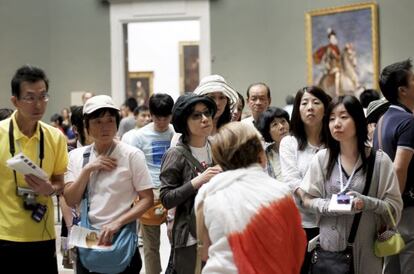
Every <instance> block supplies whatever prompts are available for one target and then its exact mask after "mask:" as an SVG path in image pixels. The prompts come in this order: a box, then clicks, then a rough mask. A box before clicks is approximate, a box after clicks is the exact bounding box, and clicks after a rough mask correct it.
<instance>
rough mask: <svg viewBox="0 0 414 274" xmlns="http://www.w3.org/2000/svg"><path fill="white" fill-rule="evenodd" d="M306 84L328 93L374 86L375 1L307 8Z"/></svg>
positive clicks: (376, 86) (375, 77)
mask: <svg viewBox="0 0 414 274" xmlns="http://www.w3.org/2000/svg"><path fill="white" fill-rule="evenodd" d="M305 21H306V48H307V67H308V69H307V70H308V84H310V85H317V86H319V87H321V88H322V89H324V90H325V91H326V92H327V93H328V94H329V95H331V96H332V97H336V96H339V95H346V94H350V95H355V96H359V94H360V93H361V92H362V91H363V90H364V89H377V88H378V69H379V65H378V22H377V21H378V12H377V5H376V4H375V3H363V4H353V5H348V6H343V7H336V8H326V9H320V10H313V11H310V12H307V13H306V15H305Z"/></svg>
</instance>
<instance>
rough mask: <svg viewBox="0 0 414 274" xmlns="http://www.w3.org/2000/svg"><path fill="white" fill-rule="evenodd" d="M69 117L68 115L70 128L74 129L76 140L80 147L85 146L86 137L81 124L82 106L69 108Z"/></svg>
mask: <svg viewBox="0 0 414 274" xmlns="http://www.w3.org/2000/svg"><path fill="white" fill-rule="evenodd" d="M70 109H71V115H70V123H71V124H72V127H75V129H76V132H77V134H78V136H77V137H78V140H79V142H80V143H81V145H83V146H84V145H85V142H86V136H85V132H84V129H85V127H84V124H83V106H71V107H70Z"/></svg>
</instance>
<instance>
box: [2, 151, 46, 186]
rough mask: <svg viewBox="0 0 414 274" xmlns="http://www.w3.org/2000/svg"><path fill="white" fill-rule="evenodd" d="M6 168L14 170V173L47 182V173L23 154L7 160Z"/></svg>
mask: <svg viewBox="0 0 414 274" xmlns="http://www.w3.org/2000/svg"><path fill="white" fill-rule="evenodd" d="M6 163H7V167H9V168H11V169H14V170H15V171H16V172H19V173H22V174H24V175H26V174H33V175H35V176H36V177H39V178H40V179H43V180H47V179H49V177H48V176H47V173H46V172H45V171H44V170H43V169H41V168H40V167H39V166H38V165H36V164H35V163H33V162H32V160H30V159H29V158H28V157H26V156H25V155H24V154H23V153H19V154H17V155H15V156H14V157H13V158H11V159H9V160H7V162H6Z"/></svg>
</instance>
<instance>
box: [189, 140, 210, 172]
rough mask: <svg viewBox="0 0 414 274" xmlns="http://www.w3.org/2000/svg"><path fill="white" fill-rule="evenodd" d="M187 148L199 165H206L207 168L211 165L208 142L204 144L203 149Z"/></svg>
mask: <svg viewBox="0 0 414 274" xmlns="http://www.w3.org/2000/svg"><path fill="white" fill-rule="evenodd" d="M189 147H190V150H191V154H193V156H194V158H196V159H197V160H198V161H199V162H200V163H201V165H203V163H205V164H207V165H208V166H209V167H210V166H211V165H212V163H213V158H212V156H211V147H210V144H209V143H208V142H206V144H205V145H204V146H203V147H192V146H189Z"/></svg>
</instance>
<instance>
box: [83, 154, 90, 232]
mask: <svg viewBox="0 0 414 274" xmlns="http://www.w3.org/2000/svg"><path fill="white" fill-rule="evenodd" d="M91 150H92V146H88V147H87V148H86V149H85V151H84V152H83V162H82V168H83V167H84V166H86V164H87V163H89V158H90V156H91ZM88 211H89V201H88V186H86V188H85V191H84V192H83V196H82V201H81V222H83V223H85V224H86V223H87V224H88V225H89V220H88Z"/></svg>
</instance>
